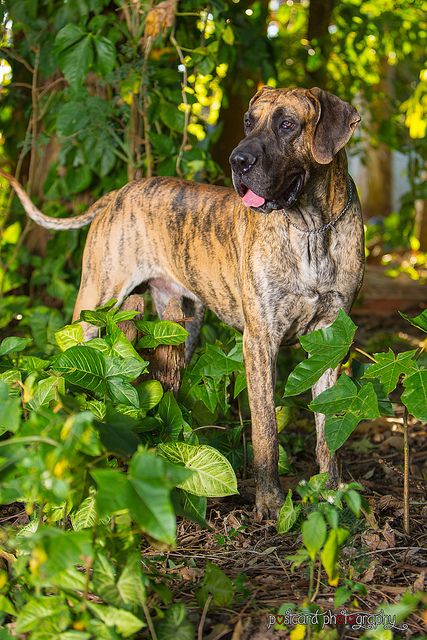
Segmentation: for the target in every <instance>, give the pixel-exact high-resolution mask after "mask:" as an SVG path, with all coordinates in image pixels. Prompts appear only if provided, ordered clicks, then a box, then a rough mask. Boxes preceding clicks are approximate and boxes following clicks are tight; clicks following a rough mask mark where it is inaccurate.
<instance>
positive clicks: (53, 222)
mask: <svg viewBox="0 0 427 640" xmlns="http://www.w3.org/2000/svg"><path fill="white" fill-rule="evenodd" d="M0 175H2V176H3V177H4V178H6V180H7V181H8V182H9V183H10V185H11V186H12V188H13V190H14V191H15V193H16V195H17V196H18V198H19V199H20V201H21V204H22V206H23V207H24V209H25V212H26V214H27V216H28V217H29V218H31V220H34V222H37V224H39V225H40V226H41V227H44V228H45V229H56V230H61V229H62V230H64V229H80V228H81V227H85V226H86V225H88V224H90V223H91V222H92V220H94V218H96V216H97V215H98V214H99V213H101V211H103V210H104V209H105V207H106V206H108V205H109V204H110V203H111V202H112V201H113V199H114V198H115V196H116V193H117V191H110V193H107V194H106V195H105V196H103V197H102V198H100V199H99V200H97V201H96V202H95V203H94V204H93V205H92V206H91V207H89V209H88V210H87V211H86V213H83V214H82V215H81V216H75V217H72V218H51V217H50V216H45V214H44V213H42V212H41V211H40V209H37V207H36V206H35V204H34V203H33V202H32V201H31V200H30V198H29V197H28V195H27V194H26V193H25V191H24V189H23V187H22V185H20V184H19V182H18V181H17V180H16V179H15V178H14V177H13V176H11V175H9V174H8V173H5V172H4V171H0Z"/></svg>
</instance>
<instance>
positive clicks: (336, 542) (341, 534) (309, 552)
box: [277, 473, 367, 598]
mask: <svg viewBox="0 0 427 640" xmlns="http://www.w3.org/2000/svg"><path fill="white" fill-rule="evenodd" d="M327 481H328V474H327V473H320V474H318V475H316V476H313V477H312V478H310V480H309V481H308V482H306V481H305V480H302V481H301V482H300V483H299V485H298V486H297V488H296V491H297V493H298V494H299V495H300V497H301V498H302V504H298V505H294V504H293V501H292V492H291V490H290V489H289V492H288V495H287V498H286V501H285V504H284V505H283V507H282V509H281V511H280V513H279V519H278V523H277V530H278V532H279V533H287V532H288V531H290V530H291V529H292V528H293V527H297V526H298V522H299V525H300V528H301V532H302V542H303V545H304V546H303V547H301V548H300V549H298V550H297V551H296V553H295V554H294V555H292V556H288V557H287V560H290V561H291V562H292V565H291V567H292V569H295V568H297V567H300V566H301V565H302V564H304V563H309V566H310V592H309V598H310V597H311V595H312V589H313V571H314V567H315V565H316V563H317V562H318V561H319V562H320V563H321V565H322V567H323V569H324V570H325V572H326V575H327V577H328V582H329V584H330V585H332V586H334V587H336V586H337V585H338V582H339V578H340V575H339V556H340V550H341V547H342V546H343V544H344V542H345V541H346V539H347V538H348V536H349V534H350V530H349V529H348V528H347V527H346V526H343V525H342V524H341V525H340V520H341V519H342V514H343V513H344V505H346V506H347V508H348V509H349V510H350V511H351V513H352V514H353V515H354V516H355V518H359V516H360V511H361V507H362V503H363V504H364V507H365V508H367V504H366V501H363V499H362V497H361V496H360V494H359V493H358V492H359V491H360V490H361V489H363V487H362V486H361V485H360V484H358V483H357V482H351V483H349V484H345V485H342V486H340V487H339V489H337V490H333V489H328V488H327ZM302 514H304V516H305V517H304V520H303V521H302V523H301V521H300V520H299V519H300V518H301V515H302ZM319 570H320V568H319Z"/></svg>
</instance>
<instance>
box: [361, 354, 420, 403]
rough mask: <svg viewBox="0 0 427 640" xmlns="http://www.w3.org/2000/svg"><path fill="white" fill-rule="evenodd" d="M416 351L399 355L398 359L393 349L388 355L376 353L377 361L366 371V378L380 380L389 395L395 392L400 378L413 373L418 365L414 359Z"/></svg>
mask: <svg viewBox="0 0 427 640" xmlns="http://www.w3.org/2000/svg"><path fill="white" fill-rule="evenodd" d="M415 354H416V349H414V350H413V351H405V352H403V353H399V354H398V355H397V357H396V356H395V354H394V353H393V351H392V350H391V349H389V350H388V352H387V353H375V354H374V358H375V360H376V361H377V363H376V364H373V365H372V366H370V367H369V369H368V370H367V371H366V373H365V375H364V377H365V378H379V379H380V380H381V382H382V384H383V385H384V388H385V390H386V392H387V393H390V392H391V391H393V390H394V389H395V388H396V386H397V383H398V381H399V378H400V376H401V375H402V374H403V373H405V374H410V373H412V372H413V371H414V370H415V369H416V367H417V365H416V362H415V360H414V358H413V356H414V355H415Z"/></svg>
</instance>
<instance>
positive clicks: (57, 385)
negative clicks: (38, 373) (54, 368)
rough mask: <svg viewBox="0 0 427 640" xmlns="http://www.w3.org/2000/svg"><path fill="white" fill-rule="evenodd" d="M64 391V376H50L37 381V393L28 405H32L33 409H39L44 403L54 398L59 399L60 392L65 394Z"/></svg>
mask: <svg viewBox="0 0 427 640" xmlns="http://www.w3.org/2000/svg"><path fill="white" fill-rule="evenodd" d="M64 393H65V384H64V378H61V377H58V376H49V377H48V378H44V380H40V382H38V383H37V387H36V390H35V393H34V395H33V397H32V398H31V400H30V402H29V403H28V406H29V407H31V409H38V408H39V407H41V406H43V405H46V404H49V402H51V401H52V400H59V394H62V395H64Z"/></svg>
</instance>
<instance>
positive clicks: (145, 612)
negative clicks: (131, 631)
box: [142, 602, 157, 640]
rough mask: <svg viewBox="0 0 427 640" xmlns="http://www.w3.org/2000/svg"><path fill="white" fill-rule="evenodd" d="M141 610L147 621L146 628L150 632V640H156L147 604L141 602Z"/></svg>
mask: <svg viewBox="0 0 427 640" xmlns="http://www.w3.org/2000/svg"><path fill="white" fill-rule="evenodd" d="M142 608H143V610H144V615H145V619H146V620H147V625H148V628H149V630H150V635H151V638H152V640H157V634H156V630H155V628H154V624H153V621H152V619H151V616H150V611H149V609H148V607H147V604H146V603H145V602H142Z"/></svg>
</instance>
